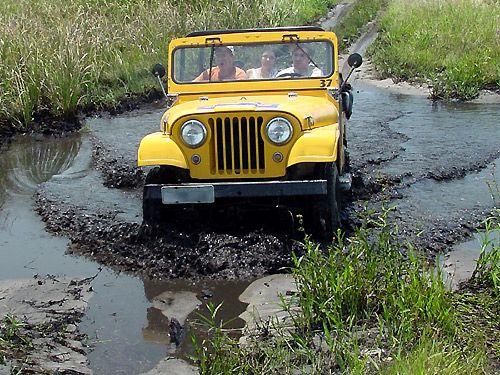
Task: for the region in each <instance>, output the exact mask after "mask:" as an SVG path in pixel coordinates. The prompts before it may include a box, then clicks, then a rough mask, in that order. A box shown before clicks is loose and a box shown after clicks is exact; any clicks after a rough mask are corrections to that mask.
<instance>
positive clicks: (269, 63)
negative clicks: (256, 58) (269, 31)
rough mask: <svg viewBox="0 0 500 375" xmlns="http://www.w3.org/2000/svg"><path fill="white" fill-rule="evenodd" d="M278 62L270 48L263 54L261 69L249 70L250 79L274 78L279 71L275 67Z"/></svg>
mask: <svg viewBox="0 0 500 375" xmlns="http://www.w3.org/2000/svg"><path fill="white" fill-rule="evenodd" d="M275 62H276V54H275V53H274V51H273V50H272V49H270V48H268V49H265V50H264V52H262V58H261V67H260V68H255V69H248V70H247V76H248V78H249V79H262V78H274V77H275V76H276V73H277V72H278V70H277V69H276V68H275V67H274V63H275Z"/></svg>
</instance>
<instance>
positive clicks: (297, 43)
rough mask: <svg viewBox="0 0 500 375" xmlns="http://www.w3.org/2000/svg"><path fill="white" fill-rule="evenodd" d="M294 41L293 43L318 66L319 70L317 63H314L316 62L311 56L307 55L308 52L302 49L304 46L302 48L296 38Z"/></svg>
mask: <svg viewBox="0 0 500 375" xmlns="http://www.w3.org/2000/svg"><path fill="white" fill-rule="evenodd" d="M294 43H295V46H296V47H297V48H298V49H300V50H301V51H302V52H304V54H305V55H306V56H307V57H308V58H309V61H310V62H312V64H313V65H314V66H315V67H316V68H318V69H319V70H321V68H320V67H319V66H318V64H316V62H315V61H314V60H313V59H312V57H311V56H309V54H308V53H307V52H306V51H305V50H304V48H302V47H301V46H300V44H299V41H298V40H297V39H295V40H294Z"/></svg>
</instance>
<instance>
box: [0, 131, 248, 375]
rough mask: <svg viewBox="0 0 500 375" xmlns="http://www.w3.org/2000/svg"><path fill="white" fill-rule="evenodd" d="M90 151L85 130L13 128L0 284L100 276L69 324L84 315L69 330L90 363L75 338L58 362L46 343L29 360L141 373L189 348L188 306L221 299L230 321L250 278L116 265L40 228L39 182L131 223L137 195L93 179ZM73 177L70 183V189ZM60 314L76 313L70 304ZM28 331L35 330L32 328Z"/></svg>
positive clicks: (1, 220) (0, 217)
mask: <svg viewBox="0 0 500 375" xmlns="http://www.w3.org/2000/svg"><path fill="white" fill-rule="evenodd" d="M91 154H92V143H91V141H90V140H89V135H88V134H82V135H74V136H71V137H68V138H65V139H53V138H43V139H42V138H40V139H34V138H25V137H20V138H17V139H15V140H13V142H12V143H11V144H10V147H9V148H8V149H7V150H6V151H4V153H3V154H2V159H1V162H0V163H1V164H2V168H0V170H1V171H2V176H1V177H0V186H1V189H0V191H1V192H2V195H1V197H2V201H1V205H0V256H1V261H0V283H2V285H4V284H3V283H4V282H10V283H11V284H12V283H14V284H15V285H17V284H19V285H21V284H22V285H24V284H26V285H31V284H30V283H32V284H33V285H35V286H36V285H39V284H37V282H39V281H40V280H44V279H46V278H48V280H49V281H50V282H52V283H57V284H58V283H60V282H62V280H70V279H82V278H88V277H90V276H93V275H97V276H96V277H95V278H93V279H92V282H91V290H93V292H94V293H93V296H92V297H91V298H90V299H88V298H86V300H85V305H82V306H80V307H79V310H78V311H79V314H80V313H83V311H86V312H85V315H84V316H83V318H82V317H80V316H74V317H73V318H71V321H73V322H74V324H78V323H79V322H80V321H81V323H80V324H79V330H77V331H75V332H73V333H72V334H71V335H72V336H71V337H72V338H73V339H78V340H83V343H84V345H86V346H88V348H87V350H86V352H88V353H89V354H88V363H87V364H85V362H86V361H87V360H86V359H85V357H83V359H82V357H81V353H82V348H81V347H80V349H78V350H77V351H76V352H74V355H71V354H70V355H65V358H68V359H67V363H66V365H65V367H64V366H63V365H61V363H60V362H58V363H56V364H54V363H53V362H51V361H50V360H49V359H48V358H49V357H51V356H52V354H50V352H49V354H48V357H47V358H44V357H43V355H41V356H39V357H36V356H35V357H34V359H33V361H35V362H36V361H38V362H42V364H41V367H37V368H38V369H39V370H40V369H49V370H50V369H52V370H53V369H54V368H55V367H53V366H59V367H57V368H59V369H62V368H66V369H71V371H74V373H78V372H80V373H89V371H93V373H95V374H118V373H120V374H122V373H130V374H138V373H141V372H146V371H149V370H151V369H153V368H154V367H155V366H156V365H157V364H158V362H159V361H160V360H162V359H163V358H165V356H177V357H179V358H182V357H184V356H185V353H187V352H189V351H190V350H191V349H190V347H189V345H188V343H189V340H186V338H189V335H190V332H191V331H193V330H198V329H199V328H198V326H196V325H193V328H191V323H190V321H191V320H192V321H194V320H195V319H196V317H197V315H196V312H194V311H195V310H196V311H197V312H199V313H203V308H202V306H201V305H202V303H203V302H207V301H213V302H214V303H220V302H222V301H223V300H224V306H223V308H222V309H221V314H222V315H221V317H222V318H224V319H225V320H229V319H230V318H233V317H235V316H238V314H239V313H241V312H242V311H243V310H244V306H243V305H242V304H241V303H239V302H238V295H239V294H240V293H241V291H242V290H243V289H244V288H245V287H246V285H247V284H248V282H239V281H235V282H227V281H226V282H210V281H208V282H199V283H193V282H192V281H188V280H176V281H165V282H162V281H158V280H155V281H151V280H148V279H142V278H138V277H131V276H128V275H125V274H116V273H115V272H113V271H112V270H110V269H108V268H106V267H104V268H102V265H101V264H98V263H95V262H92V261H90V260H88V259H87V258H85V257H81V256H72V255H68V254H67V253H66V251H67V249H71V247H72V246H73V245H72V244H71V241H70V240H69V239H68V238H67V237H64V236H53V235H52V234H49V233H47V231H46V228H45V224H44V223H43V222H42V220H41V219H40V217H39V216H38V215H37V214H36V213H35V212H34V210H33V205H34V200H33V198H32V196H33V193H34V192H35V191H36V189H38V188H39V187H40V186H42V185H43V184H44V183H46V184H47V186H49V187H50V188H51V189H52V191H53V192H54V193H55V192H57V193H58V195H57V196H58V206H61V205H62V206H64V205H68V204H70V203H71V204H75V202H76V203H77V204H79V205H80V206H81V207H84V208H85V210H84V214H83V215H84V216H90V215H96V216H99V215H100V214H99V212H106V213H107V214H109V212H112V215H113V216H114V218H115V220H124V221H125V220H128V222H129V223H134V222H136V221H138V220H140V217H139V219H138V216H140V215H139V212H140V211H139V208H138V207H140V201H139V200H137V199H136V200H133V199H132V198H131V197H133V196H134V194H133V193H132V192H130V191H125V192H121V191H120V190H117V189H107V188H103V189H100V188H96V186H101V187H102V186H103V180H102V178H101V176H100V174H99V173H98V172H95V170H94V169H93V162H92V158H91ZM49 181H50V182H49ZM77 182H78V183H77ZM73 184H74V185H75V186H77V188H72V187H71V186H72V185H73ZM120 202H123V203H125V202H132V203H131V207H130V208H129V209H127V208H126V206H125V205H124V204H122V203H120ZM134 203H135V205H134ZM136 206H137V207H136ZM132 207H134V209H135V211H133V210H132ZM118 217H119V218H120V219H118ZM37 280H38V281H37ZM11 284H9V285H11ZM14 284H12V285H14ZM43 284H44V285H45V282H43ZM61 285H62V284H61ZM4 286H5V285H4ZM6 288H8V289H12V288H11V287H6ZM33 288H34V287H33ZM8 289H6V290H8ZM25 289H26V288H25ZM2 290H3V289H2ZM89 290H90V289H89ZM60 293H61V298H59V299H60V300H63V299H66V297H68V296H69V295H66V294H65V293H66V292H65V291H64V290H61V291H60ZM68 293H69V291H68ZM1 297H2V298H1V301H0V303H2V307H5V309H2V310H1V311H3V312H6V311H9V312H14V313H15V312H16V311H18V312H19V314H20V317H22V314H25V313H26V309H25V308H22V306H20V305H19V304H18V303H17V302H15V301H11V298H10V297H9V298H8V299H7V297H8V296H6V295H4V293H3V292H2V296H1ZM37 298H38V299H40V303H39V304H40V305H43V304H44V302H47V301H48V299H50V298H51V294H50V293H47V292H44V291H41V292H40V293H38V295H37ZM46 300H47V301H46ZM6 301H7V302H8V303H7V302H6ZM85 309H86V310H85ZM64 314H66V315H67V316H68V317H70V316H73V315H71V314H72V313H71V312H70V311H68V312H67V313H66V312H64ZM3 315H4V314H2V317H3ZM190 315H191V316H190ZM188 316H190V318H189V319H188ZM68 319H69V318H68ZM171 322H174V323H175V324H170V323H171ZM38 323H40V322H37V324H38ZM44 324H48V323H47V322H44ZM235 324H240V325H241V323H238V322H235ZM33 327H34V326H33ZM32 332H35V333H36V329H35V328H33V330H32ZM73 341H74V340H73ZM49 344H50V343H49ZM72 345H76V344H72ZM80 346H81V344H80ZM65 352H68V350H66V351H65ZM79 356H80V357H79ZM52 357H53V356H52ZM70 357H73V358H70ZM75 357H76V358H75ZM30 361H31V359H30ZM169 363H170V367H169V368H170V369H172V368H180V367H182V366H185V365H184V364H183V362H172V361H170V362H169ZM172 363H173V364H172ZM51 366H52V367H51ZM37 371H38V370H37ZM40 371H41V370H40ZM61 371H62V370H61ZM35 372H36V371H35Z"/></svg>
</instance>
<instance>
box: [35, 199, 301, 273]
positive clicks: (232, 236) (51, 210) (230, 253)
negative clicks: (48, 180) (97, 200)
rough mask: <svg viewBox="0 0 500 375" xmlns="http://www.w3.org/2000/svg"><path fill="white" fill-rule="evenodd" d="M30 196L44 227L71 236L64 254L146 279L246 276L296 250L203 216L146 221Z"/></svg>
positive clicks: (276, 266) (282, 263)
mask: <svg viewBox="0 0 500 375" xmlns="http://www.w3.org/2000/svg"><path fill="white" fill-rule="evenodd" d="M35 199H36V204H35V210H36V211H37V212H38V213H39V214H40V216H41V217H42V219H43V220H44V221H45V223H46V228H47V230H48V231H49V232H51V233H54V234H60V235H65V236H67V237H69V239H70V240H71V245H70V247H69V250H68V251H69V252H70V253H74V254H81V255H85V256H87V257H89V258H91V259H94V260H96V261H98V262H100V263H102V264H106V265H108V266H110V267H112V268H114V269H116V270H120V271H128V272H131V273H137V274H143V275H146V276H148V277H151V278H158V277H166V278H178V277H182V278H197V277H200V276H203V277H209V278H215V279H220V278H222V279H250V278H253V277H256V276H260V275H263V274H266V273H273V272H280V271H281V270H282V268H283V267H286V266H289V265H290V263H291V253H292V251H295V252H296V253H300V252H301V249H302V245H301V244H300V243H299V242H296V241H294V240H292V239H290V238H289V237H288V236H280V235H274V234H272V233H265V232H264V231H259V230H251V231H248V232H245V228H243V229H242V230H240V231H236V232H233V233H229V232H225V233H218V232H216V231H213V230H210V229H211V228H210V223H209V222H207V221H204V220H201V221H200V220H198V221H194V222H189V220H188V219H184V220H182V222H179V223H177V224H174V223H169V224H164V225H159V226H149V225H144V224H139V223H129V222H124V221H120V220H117V219H116V217H115V216H114V215H113V214H112V213H109V214H106V213H101V214H96V215H89V214H87V213H85V212H81V211H79V209H78V208H77V207H67V206H66V207H61V206H60V205H59V204H58V202H57V200H55V199H54V198H53V197H52V198H50V197H48V196H47V195H44V194H43V193H42V192H38V193H37V194H36V196H35Z"/></svg>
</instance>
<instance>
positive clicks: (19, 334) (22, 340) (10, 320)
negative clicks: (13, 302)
mask: <svg viewBox="0 0 500 375" xmlns="http://www.w3.org/2000/svg"><path fill="white" fill-rule="evenodd" d="M25 327H26V323H24V322H23V321H21V320H20V319H19V318H17V317H16V316H14V315H11V314H7V315H6V316H5V317H4V318H3V320H2V321H0V365H3V364H5V363H6V360H7V359H8V358H12V357H15V356H18V355H22V353H23V352H25V351H26V350H28V349H29V348H32V347H33V344H32V342H31V340H30V338H28V336H27V335H26V334H25V332H24V331H23V329H24V328H25Z"/></svg>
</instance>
